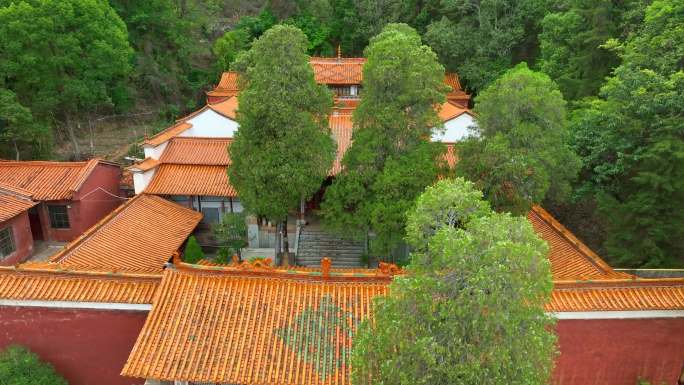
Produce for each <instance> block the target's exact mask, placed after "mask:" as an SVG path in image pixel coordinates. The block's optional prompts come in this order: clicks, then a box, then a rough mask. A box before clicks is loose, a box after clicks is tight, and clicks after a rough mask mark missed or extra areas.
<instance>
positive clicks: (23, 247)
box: [0, 211, 33, 266]
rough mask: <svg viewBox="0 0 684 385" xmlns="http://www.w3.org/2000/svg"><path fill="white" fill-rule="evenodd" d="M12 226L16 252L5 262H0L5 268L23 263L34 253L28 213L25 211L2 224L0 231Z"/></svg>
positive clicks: (0, 224) (5, 259)
mask: <svg viewBox="0 0 684 385" xmlns="http://www.w3.org/2000/svg"><path fill="white" fill-rule="evenodd" d="M10 226H11V227H12V235H13V236H14V247H15V251H14V252H13V253H12V254H10V255H9V256H7V257H5V258H4V259H3V260H0V265H5V266H8V265H14V264H16V263H20V262H23V261H24V260H25V259H26V258H28V257H29V256H30V255H31V253H32V252H33V235H32V234H31V224H30V222H29V217H28V211H24V212H23V213H21V214H19V215H17V216H16V217H14V218H12V219H9V220H7V221H5V222H2V223H0V229H4V228H6V227H10Z"/></svg>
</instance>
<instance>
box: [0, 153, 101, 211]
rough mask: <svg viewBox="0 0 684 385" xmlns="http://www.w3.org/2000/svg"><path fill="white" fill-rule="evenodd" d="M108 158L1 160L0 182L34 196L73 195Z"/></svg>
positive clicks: (59, 198) (47, 197)
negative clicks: (49, 160) (85, 159)
mask: <svg viewBox="0 0 684 385" xmlns="http://www.w3.org/2000/svg"><path fill="white" fill-rule="evenodd" d="M100 163H105V164H110V165H114V164H113V163H108V162H104V161H102V160H99V159H91V160H89V161H86V162H45V161H0V183H2V184H3V185H7V186H12V187H14V188H19V189H22V190H24V191H28V192H30V193H31V194H32V196H33V199H34V200H39V201H42V200H62V199H71V198H72V197H73V195H74V193H75V192H76V191H78V189H79V188H81V185H82V184H83V182H85V180H86V179H87V178H88V176H89V175H90V173H91V172H92V171H93V170H94V169H95V167H96V166H97V165H98V164H100Z"/></svg>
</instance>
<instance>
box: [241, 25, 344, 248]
mask: <svg viewBox="0 0 684 385" xmlns="http://www.w3.org/2000/svg"><path fill="white" fill-rule="evenodd" d="M306 49H307V39H306V36H305V35H304V34H303V33H302V32H301V31H300V30H299V29H297V28H296V27H293V26H285V25H279V26H275V27H273V28H271V29H269V30H268V31H266V32H265V33H264V34H263V35H262V36H261V37H260V38H259V39H257V40H256V41H255V42H254V43H253V45H252V48H251V49H250V50H249V51H247V52H246V53H245V54H244V55H241V56H240V58H239V59H238V61H237V62H236V68H237V69H238V71H240V73H241V80H242V81H243V82H244V83H243V85H242V91H241V92H240V95H239V96H238V100H239V103H240V109H239V110H238V115H237V120H238V122H239V123H240V130H239V131H238V132H237V133H236V135H235V141H234V142H233V144H232V145H231V146H230V154H231V159H232V162H233V163H232V165H231V167H230V168H229V169H228V174H229V176H230V181H231V183H232V184H233V185H234V186H235V188H236V190H237V191H238V193H239V195H240V199H241V200H242V202H243V204H244V205H245V207H246V209H247V211H248V212H250V213H252V214H256V215H260V216H264V217H266V218H268V219H271V220H273V221H281V222H282V223H283V225H284V226H283V228H284V234H283V237H284V242H283V243H284V249H285V250H284V251H285V252H286V253H287V252H289V250H288V248H289V247H288V246H289V245H288V244H287V215H288V212H289V211H290V210H291V209H293V208H296V207H298V205H299V203H300V200H301V199H308V198H310V197H311V196H312V195H313V194H314V193H315V192H316V191H317V190H318V189H319V188H320V187H321V183H322V182H323V180H324V179H325V177H326V175H327V173H328V170H329V169H330V167H331V165H332V161H333V159H334V156H335V144H334V142H333V140H332V138H331V136H330V129H329V127H328V119H327V117H328V113H329V112H330V109H331V107H332V94H331V93H330V91H328V90H327V88H325V86H322V85H319V84H316V82H315V80H314V74H313V70H312V69H311V66H310V65H309V58H308V56H307V55H306ZM276 69H277V70H276Z"/></svg>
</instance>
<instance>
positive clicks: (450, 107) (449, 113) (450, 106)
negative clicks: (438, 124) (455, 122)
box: [438, 100, 473, 122]
mask: <svg viewBox="0 0 684 385" xmlns="http://www.w3.org/2000/svg"><path fill="white" fill-rule="evenodd" d="M463 114H469V115H473V112H472V111H471V110H470V109H468V108H465V107H462V106H459V105H456V104H454V103H453V102H450V101H448V100H447V101H446V102H444V103H443V104H442V105H441V106H439V111H438V115H439V118H440V119H441V120H442V122H446V121H447V120H451V119H454V118H456V117H459V116H461V115H463Z"/></svg>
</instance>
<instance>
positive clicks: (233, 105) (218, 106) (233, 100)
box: [207, 96, 238, 120]
mask: <svg viewBox="0 0 684 385" xmlns="http://www.w3.org/2000/svg"><path fill="white" fill-rule="evenodd" d="M207 106H209V108H211V109H212V110H213V111H214V112H217V113H219V114H221V115H223V116H225V117H227V118H230V119H233V120H235V118H236V116H237V109H238V98H237V96H232V97H230V98H228V99H226V100H223V101H220V102H218V103H209V104H207Z"/></svg>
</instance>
